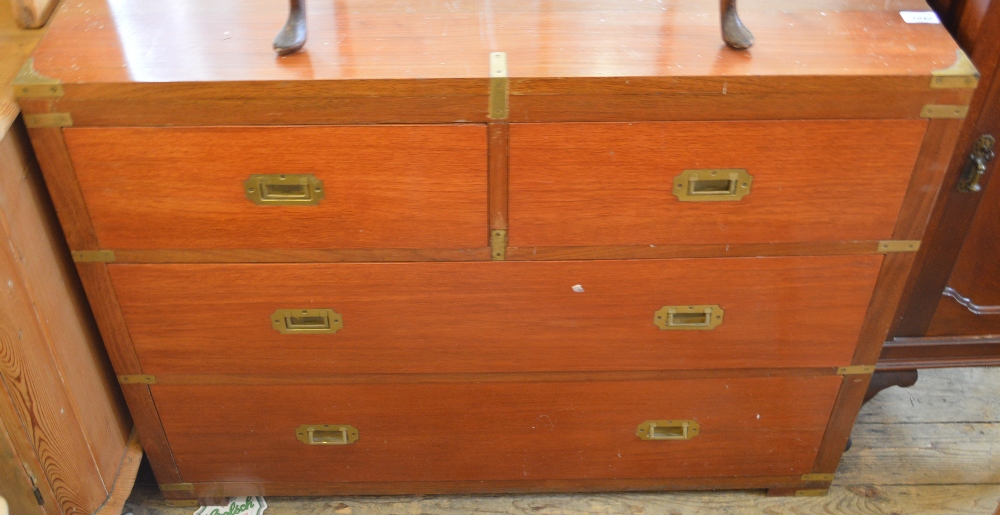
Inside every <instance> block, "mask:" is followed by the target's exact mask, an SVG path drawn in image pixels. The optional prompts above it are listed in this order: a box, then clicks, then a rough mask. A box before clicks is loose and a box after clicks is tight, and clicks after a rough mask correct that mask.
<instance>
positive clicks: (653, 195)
mask: <svg viewBox="0 0 1000 515" xmlns="http://www.w3.org/2000/svg"><path fill="white" fill-rule="evenodd" d="M925 127H926V122H925V121H921V120H912V121H893V120H886V121H815V122H809V121H797V122H717V123H693V122H692V123H639V124H624V123H622V124H610V123H587V124H512V125H511V128H510V149H511V150H510V234H509V236H510V245H511V246H514V247H523V246H576V245H642V244H647V245H649V244H656V245H662V244H668V243H669V244H696V243H700V244H706V243H723V244H728V243H765V242H790V241H799V242H803V241H806V242H808V241H823V240H879V239H888V238H889V236H890V235H891V234H892V227H893V224H894V222H895V220H896V216H897V214H898V212H899V209H900V205H901V203H902V200H903V194H904V192H905V191H906V187H907V183H908V181H909V178H910V173H911V171H912V169H913V165H914V163H915V161H916V158H917V152H918V150H919V149H920V143H921V139H922V137H923V133H924V128H925ZM875 140H877V141H879V142H880V144H878V145H872V144H871V142H872V141H875ZM805 149H807V150H805ZM707 168H743V169H746V170H747V172H748V173H749V174H750V175H752V176H753V183H752V185H751V189H750V193H749V195H747V196H745V197H744V198H743V199H741V200H738V201H730V202H681V201H679V200H678V199H677V197H676V196H674V195H673V194H672V190H673V189H674V178H675V177H677V176H678V175H680V174H681V172H683V171H684V170H688V169H707Z"/></svg>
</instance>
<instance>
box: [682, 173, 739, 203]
mask: <svg viewBox="0 0 1000 515" xmlns="http://www.w3.org/2000/svg"><path fill="white" fill-rule="evenodd" d="M751 185H753V176H752V175H750V174H748V173H747V171H746V170H744V169H742V168H715V169H708V170H684V171H683V172H681V174H680V175H678V176H677V177H675V178H674V195H675V196H676V197H677V200H680V201H681V202H714V201H725V200H740V199H742V198H743V197H745V196H747V195H749V194H750V186H751Z"/></svg>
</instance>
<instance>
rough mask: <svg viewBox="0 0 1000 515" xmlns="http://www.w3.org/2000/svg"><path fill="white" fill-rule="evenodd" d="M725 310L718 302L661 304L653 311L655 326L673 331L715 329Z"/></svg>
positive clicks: (720, 321) (720, 322)
mask: <svg viewBox="0 0 1000 515" xmlns="http://www.w3.org/2000/svg"><path fill="white" fill-rule="evenodd" d="M725 314H726V312H725V311H724V310H723V309H722V308H721V307H719V305H718V304H713V305H711V306H663V307H662V308H660V309H659V310H658V311H657V312H656V313H653V323H654V324H656V327H659V328H660V329H664V330H674V331H692V330H694V331H697V330H709V329H715V328H716V327H718V326H719V325H720V324H722V317H723V316H725Z"/></svg>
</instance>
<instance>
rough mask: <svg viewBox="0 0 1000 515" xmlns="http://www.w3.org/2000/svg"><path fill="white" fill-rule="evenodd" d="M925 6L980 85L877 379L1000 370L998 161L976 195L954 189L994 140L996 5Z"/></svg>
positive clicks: (980, 0)
mask: <svg viewBox="0 0 1000 515" xmlns="http://www.w3.org/2000/svg"><path fill="white" fill-rule="evenodd" d="M931 4H932V5H933V7H934V8H935V9H936V10H937V11H938V12H939V13H940V15H941V18H942V20H943V21H944V23H945V25H946V26H947V27H948V29H949V30H950V31H951V32H952V34H953V35H954V36H955V38H956V39H957V40H958V42H959V43H960V44H961V45H962V46H963V48H964V49H965V50H966V52H968V54H969V56H970V58H971V60H972V61H973V63H974V64H975V65H976V67H977V68H978V69H979V72H980V74H981V78H980V84H979V88H978V89H977V90H976V94H975V96H974V98H973V101H972V104H971V106H970V112H969V116H968V117H967V118H966V121H965V124H964V126H963V128H962V133H961V135H960V136H959V143H958V145H957V146H956V147H955V151H954V154H953V156H952V159H951V162H950V164H949V169H948V173H947V176H946V178H945V183H944V187H943V189H942V191H941V194H940V195H939V197H938V200H937V202H936V205H935V208H934V211H933V215H932V218H931V222H930V225H929V227H928V232H927V234H926V235H925V237H924V240H923V247H922V248H921V249H920V252H919V253H918V255H917V258H916V264H915V266H914V269H913V273H912V274H911V276H910V279H909V281H908V284H907V294H906V295H905V296H904V302H903V304H902V305H901V306H900V309H899V311H898V312H897V317H896V322H895V325H894V327H893V329H892V331H890V338H889V341H887V342H886V344H885V346H884V348H883V350H882V355H881V358H880V360H879V364H878V367H879V370H880V371H892V370H913V369H918V368H929V367H946V366H974V365H998V364H1000V259H998V256H1000V181H998V180H995V179H991V176H992V175H995V174H996V168H997V162H998V161H1000V159H997V158H995V157H994V158H993V159H992V160H989V161H987V162H985V173H984V174H983V175H982V177H981V178H980V180H979V185H980V187H981V188H980V190H979V191H962V190H961V189H960V188H959V183H960V181H961V180H962V175H963V174H965V173H968V168H969V167H970V166H971V165H972V163H971V157H970V154H971V153H972V151H973V149H974V147H975V146H976V144H977V142H978V141H980V140H981V138H983V137H992V138H993V139H994V140H995V139H998V138H1000V74H998V71H1000V67H998V61H1000V2H995V1H994V2H991V1H989V0H952V1H936V2H931ZM873 383H874V381H873Z"/></svg>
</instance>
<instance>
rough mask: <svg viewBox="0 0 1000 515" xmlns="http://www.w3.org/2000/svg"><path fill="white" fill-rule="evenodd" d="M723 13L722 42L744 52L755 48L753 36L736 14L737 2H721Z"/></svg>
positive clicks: (728, 0) (730, 0) (732, 0)
mask: <svg viewBox="0 0 1000 515" xmlns="http://www.w3.org/2000/svg"><path fill="white" fill-rule="evenodd" d="M720 8H721V12H722V40H723V41H725V42H726V44H727V45H729V46H730V47H731V48H735V49H737V50H743V49H744V48H750V47H751V46H753V34H751V33H750V29H747V28H746V26H745V25H743V22H742V21H741V20H740V15H739V13H738V12H736V0H720Z"/></svg>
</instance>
